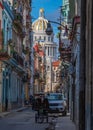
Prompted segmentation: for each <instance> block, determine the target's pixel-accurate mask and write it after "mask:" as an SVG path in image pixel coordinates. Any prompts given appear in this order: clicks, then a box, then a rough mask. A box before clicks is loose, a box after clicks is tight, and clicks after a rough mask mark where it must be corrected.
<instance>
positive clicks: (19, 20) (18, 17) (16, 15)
mask: <svg viewBox="0 0 93 130" xmlns="http://www.w3.org/2000/svg"><path fill="white" fill-rule="evenodd" d="M22 20H23V18H22V16H21V14H20V13H16V12H15V11H14V24H16V26H18V27H20V28H21V29H22Z"/></svg>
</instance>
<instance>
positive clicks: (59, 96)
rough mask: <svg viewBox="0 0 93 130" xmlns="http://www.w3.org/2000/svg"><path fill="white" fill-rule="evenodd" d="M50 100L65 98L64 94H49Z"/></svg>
mask: <svg viewBox="0 0 93 130" xmlns="http://www.w3.org/2000/svg"><path fill="white" fill-rule="evenodd" d="M48 100H63V95H61V94H60V95H59V94H58V95H57V94H56V95H49V96H48Z"/></svg>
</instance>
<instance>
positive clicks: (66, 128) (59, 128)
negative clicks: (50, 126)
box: [55, 115, 76, 130]
mask: <svg viewBox="0 0 93 130" xmlns="http://www.w3.org/2000/svg"><path fill="white" fill-rule="evenodd" d="M55 130H76V128H75V124H74V123H73V122H72V121H71V120H70V116H69V115H68V116H66V117H59V118H58V119H57V123H56V126H55Z"/></svg>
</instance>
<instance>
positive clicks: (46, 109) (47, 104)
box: [43, 98, 49, 114]
mask: <svg viewBox="0 0 93 130" xmlns="http://www.w3.org/2000/svg"><path fill="white" fill-rule="evenodd" d="M48 109H49V102H48V99H47V98H44V100H43V113H44V114H47V112H48Z"/></svg>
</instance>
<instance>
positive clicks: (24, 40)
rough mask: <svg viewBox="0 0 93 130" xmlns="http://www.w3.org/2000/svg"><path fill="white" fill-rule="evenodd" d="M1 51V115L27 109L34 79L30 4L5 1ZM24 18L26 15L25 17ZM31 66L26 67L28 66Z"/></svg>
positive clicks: (29, 2)
mask: <svg viewBox="0 0 93 130" xmlns="http://www.w3.org/2000/svg"><path fill="white" fill-rule="evenodd" d="M2 5H3V10H2V12H1V14H2V44H1V48H0V67H1V72H0V81H1V82H0V83H1V84H0V89H1V90H2V91H1V92H2V93H1V95H0V102H1V107H0V109H1V111H8V110H11V109H15V108H18V107H21V106H23V105H24V100H25V99H26V100H28V98H29V90H30V78H31V70H30V68H31V67H30V66H31V57H30V53H31V51H30V47H31V39H30V38H31V37H30V33H31V28H30V27H31V21H30V8H31V1H26V3H25V1H24V0H22V1H20V2H19V1H18V0H11V1H7V0H6V1H3V2H2ZM23 14H24V15H23ZM27 62H28V63H29V64H28V66H26V65H27V64H26V63H27Z"/></svg>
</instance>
